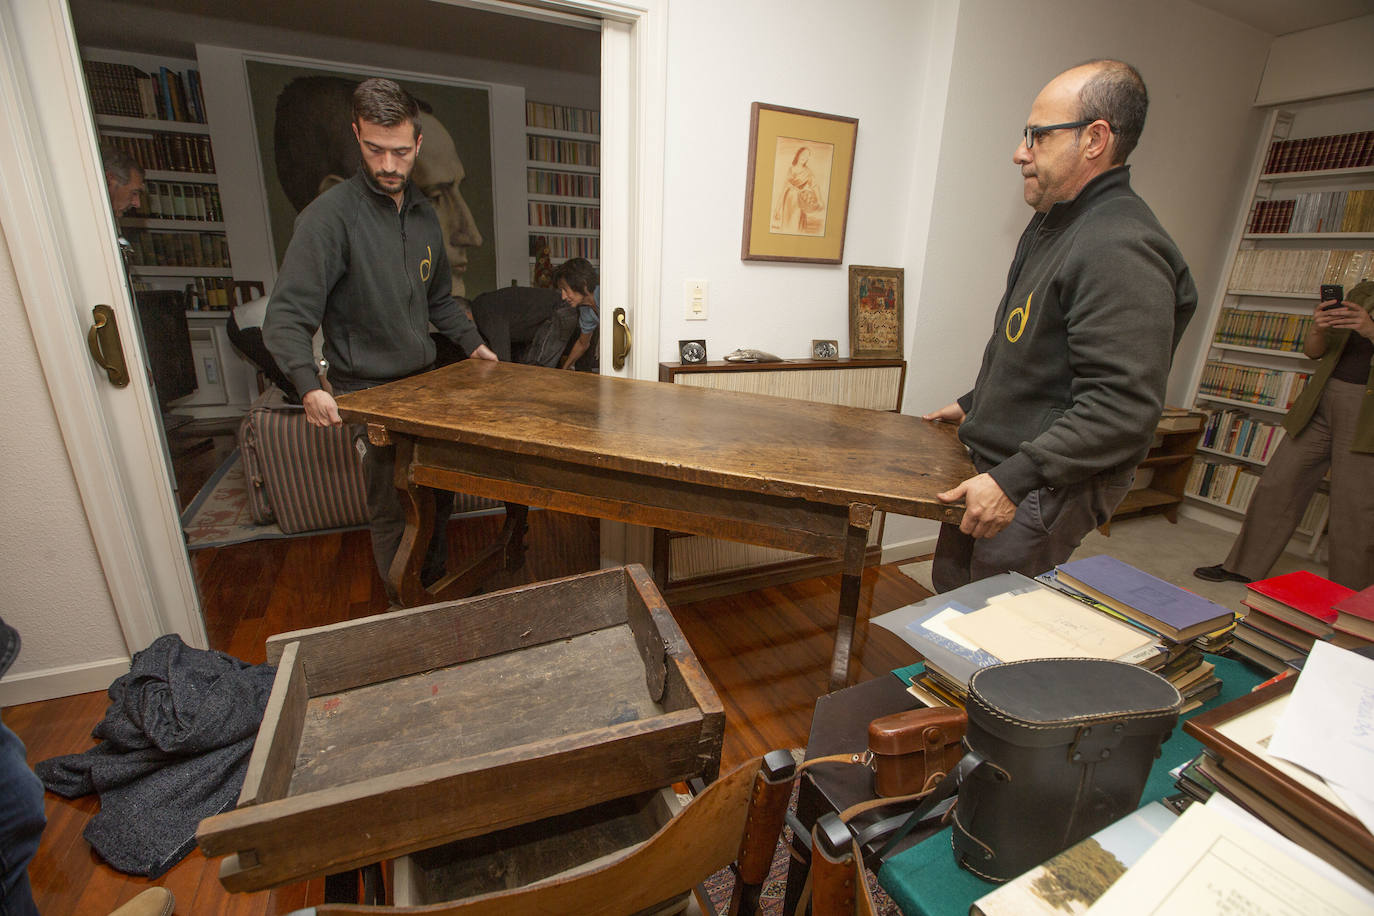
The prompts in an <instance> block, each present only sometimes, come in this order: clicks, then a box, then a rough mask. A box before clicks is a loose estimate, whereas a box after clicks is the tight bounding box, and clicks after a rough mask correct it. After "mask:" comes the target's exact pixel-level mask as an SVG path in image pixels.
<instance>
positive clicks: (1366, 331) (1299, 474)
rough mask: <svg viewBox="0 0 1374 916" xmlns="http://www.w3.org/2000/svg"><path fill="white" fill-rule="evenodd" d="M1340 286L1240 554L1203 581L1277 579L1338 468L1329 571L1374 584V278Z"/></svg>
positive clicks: (1318, 317)
mask: <svg viewBox="0 0 1374 916" xmlns="http://www.w3.org/2000/svg"><path fill="white" fill-rule="evenodd" d="M1339 290H1340V287H1336V289H1335V291H1332V293H1331V295H1332V297H1331V298H1323V301H1321V302H1319V303H1317V306H1316V308H1315V309H1313V312H1312V328H1311V330H1309V331H1308V332H1307V336H1306V337H1305V338H1304V339H1303V344H1302V351H1303V353H1304V354H1306V355H1307V356H1308V358H1310V359H1316V360H1320V362H1319V363H1318V364H1317V366H1316V368H1315V369H1313V370H1312V377H1311V378H1310V379H1308V381H1307V385H1306V386H1305V387H1304V388H1303V390H1302V393H1301V394H1299V395H1298V399H1297V401H1295V402H1294V404H1293V406H1292V408H1291V409H1290V410H1289V411H1288V415H1287V416H1286V417H1284V419H1283V427H1284V430H1285V432H1286V433H1287V435H1286V436H1285V437H1284V440H1283V441H1282V442H1280V443H1279V447H1278V449H1276V450H1275V452H1274V455H1273V457H1272V458H1270V459H1269V465H1268V466H1267V467H1266V468H1265V469H1264V475H1263V476H1262V477H1261V478H1260V482H1259V485H1258V486H1257V487H1256V488H1255V495H1254V497H1253V498H1252V499H1251V500H1250V509H1249V511H1248V512H1247V513H1246V516H1245V523H1244V524H1243V525H1241V529H1240V534H1239V535H1238V536H1237V537H1236V542H1235V544H1234V545H1232V547H1231V553H1230V555H1229V556H1227V558H1226V560H1225V561H1224V562H1222V563H1220V564H1218V565H1216V566H1202V567H1199V568H1197V569H1195V570H1193V575H1195V576H1197V577H1198V578H1199V579H1207V580H1209V581H1212V582H1223V581H1228V580H1229V581H1236V582H1253V581H1254V580H1256V579H1263V578H1264V577H1266V576H1268V575H1269V570H1270V569H1271V568H1272V567H1273V565H1274V561H1275V560H1277V559H1278V558H1279V555H1280V554H1281V553H1283V549H1284V548H1285V547H1286V546H1287V545H1288V541H1289V539H1290V538H1291V537H1292V536H1293V532H1294V530H1295V529H1296V528H1297V527H1298V521H1299V520H1300V519H1301V518H1302V514H1303V511H1304V510H1305V509H1306V508H1307V503H1308V501H1309V500H1311V498H1312V494H1313V493H1314V492H1316V489H1317V485H1318V484H1319V483H1321V480H1322V478H1323V477H1324V476H1326V473H1327V470H1328V469H1329V470H1330V472H1331V518H1330V521H1329V523H1328V526H1327V531H1328V533H1329V535H1330V537H1329V538H1328V540H1327V544H1328V552H1329V554H1330V568H1329V572H1328V578H1330V579H1331V580H1332V581H1333V582H1337V583H1339V584H1341V585H1344V586H1346V587H1347V588H1354V589H1362V588H1367V587H1369V586H1370V585H1374V366H1371V360H1372V359H1374V318H1371V316H1370V310H1371V308H1374V282H1370V281H1368V280H1365V281H1363V282H1361V283H1360V284H1359V285H1358V286H1356V287H1354V288H1353V289H1351V290H1350V293H1349V294H1348V295H1346V296H1344V297H1341V298H1337V297H1338V296H1340V293H1339ZM1323 292H1327V290H1326V287H1323Z"/></svg>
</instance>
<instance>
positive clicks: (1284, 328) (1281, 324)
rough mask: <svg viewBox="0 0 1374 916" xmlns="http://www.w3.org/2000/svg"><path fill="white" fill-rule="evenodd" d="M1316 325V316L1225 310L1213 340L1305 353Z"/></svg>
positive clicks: (1222, 342) (1221, 342)
mask: <svg viewBox="0 0 1374 916" xmlns="http://www.w3.org/2000/svg"><path fill="white" fill-rule="evenodd" d="M1311 328H1312V316H1310V315H1295V314H1293V313H1292V312H1256V311H1250V310H1248V309H1234V308H1228V309H1222V312H1221V318H1220V319H1219V320H1218V321H1217V332H1216V336H1215V337H1214V338H1213V341H1214V342H1216V343H1219V344H1234V345H1237V346H1242V347H1258V348H1260V349H1263V350H1284V351H1286V352H1290V353H1301V352H1302V342H1303V339H1304V338H1306V337H1307V332H1308V331H1309V330H1310V329H1311Z"/></svg>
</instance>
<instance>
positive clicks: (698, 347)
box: [677, 340, 706, 366]
mask: <svg viewBox="0 0 1374 916" xmlns="http://www.w3.org/2000/svg"><path fill="white" fill-rule="evenodd" d="M677 356H678V359H679V360H681V362H682V365H684V366H692V365H695V364H697V363H704V362H706V341H704V340H679V341H678V342H677Z"/></svg>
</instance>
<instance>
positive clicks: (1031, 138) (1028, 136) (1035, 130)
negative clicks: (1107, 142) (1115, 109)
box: [1021, 118, 1112, 149]
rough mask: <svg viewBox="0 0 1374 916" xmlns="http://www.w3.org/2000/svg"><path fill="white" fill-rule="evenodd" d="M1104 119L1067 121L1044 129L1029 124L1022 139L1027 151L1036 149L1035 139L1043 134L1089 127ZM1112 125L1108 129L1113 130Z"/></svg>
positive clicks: (1022, 130)
mask: <svg viewBox="0 0 1374 916" xmlns="http://www.w3.org/2000/svg"><path fill="white" fill-rule="evenodd" d="M1102 120H1104V119H1103V118H1088V119H1086V120H1083V121H1067V122H1065V123H1063V124H1046V125H1045V126H1044V127H1037V126H1035V125H1034V124H1027V125H1026V126H1025V127H1023V128H1021V137H1022V138H1023V139H1024V140H1025V143H1026V149H1033V148H1034V147H1035V138H1036V137H1039V136H1041V135H1042V134H1047V133H1049V132H1050V131H1052V130H1068V129H1069V128H1070V127H1087V126H1088V125H1089V124H1091V123H1093V122H1094V121H1102ZM1111 126H1112V125H1111V123H1110V122H1108V123H1107V129H1108V130H1110V129H1111Z"/></svg>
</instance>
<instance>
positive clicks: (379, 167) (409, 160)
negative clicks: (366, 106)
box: [353, 120, 423, 203]
mask: <svg viewBox="0 0 1374 916" xmlns="http://www.w3.org/2000/svg"><path fill="white" fill-rule="evenodd" d="M353 135H354V136H356V137H357V138H358V148H359V149H360V150H361V151H362V154H363V168H364V169H366V170H367V174H368V177H369V178H371V179H372V183H373V184H375V185H376V186H377V187H379V188H381V189H382V190H383V191H385V192H386V193H387V194H390V195H391V196H392V198H393V199H394V200H396V201H397V202H398V203H399V202H400V200H401V195H402V193H404V191H405V189H406V182H408V181H410V173H411V170H412V169H414V168H415V157H416V156H417V155H418V154H419V152H420V141H421V140H422V139H423V137H422V136H416V134H415V126H414V125H413V124H411V123H410V122H409V121H403V122H402V123H400V124H397V125H396V126H395V127H383V126H382V125H380V124H374V123H373V122H372V121H366V120H363V121H355V122H354V123H353Z"/></svg>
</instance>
